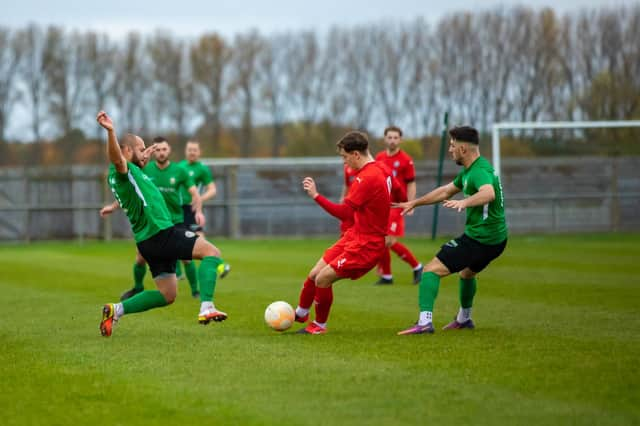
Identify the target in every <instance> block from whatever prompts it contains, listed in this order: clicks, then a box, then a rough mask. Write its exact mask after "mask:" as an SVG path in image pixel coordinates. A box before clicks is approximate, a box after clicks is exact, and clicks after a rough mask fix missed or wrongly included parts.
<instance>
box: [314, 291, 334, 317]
mask: <svg viewBox="0 0 640 426" xmlns="http://www.w3.org/2000/svg"><path fill="white" fill-rule="evenodd" d="M332 303H333V287H327V288H321V287H316V322H317V323H320V324H324V323H326V322H327V320H328V319H329V311H330V310H331V304H332Z"/></svg>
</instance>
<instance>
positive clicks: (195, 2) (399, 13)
mask: <svg viewBox="0 0 640 426" xmlns="http://www.w3.org/2000/svg"><path fill="white" fill-rule="evenodd" d="M639 1H640V0H635V1H632V0H526V1H515V0H502V1H496V0H482V1H480V0H477V1H476V0H446V1H437V2H436V1H427V0H322V1H304V0H272V1H264V0H232V1H217V0H170V1H169V0H126V1H123V0H111V1H109V0H107V1H104V0H102V1H95V0H93V1H92V0H0V10H1V11H2V12H1V13H0V25H3V26H9V27H13V28H16V27H23V26H24V25H25V24H27V23H29V22H36V23H39V24H43V25H47V24H58V25H62V26H65V27H66V28H68V29H93V30H101V31H105V32H107V33H109V34H110V35H112V36H114V37H120V36H122V35H123V34H125V33H127V32H128V31H130V30H138V31H140V32H143V33H146V32H150V31H153V30H154V29H157V28H163V29H169V30H170V31H172V32H173V33H174V34H176V35H181V36H186V37H191V36H196V35H199V34H202V33H204V32H207V31H217V32H219V33H222V34H224V35H226V36H233V35H234V34H236V33H239V32H244V31H247V30H249V29H251V28H256V29H258V30H259V31H260V32H261V33H263V34H270V33H274V32H281V31H287V30H299V29H310V30H320V31H324V30H326V29H328V28H329V27H331V26H332V25H334V24H339V25H348V26H350V25H357V24H363V23H371V22H379V23H383V22H384V21H385V20H410V19H414V18H416V17H418V16H423V17H425V18H426V19H428V20H430V21H437V20H438V19H439V18H440V17H441V16H443V15H445V14H448V13H452V12H456V11H462V10H470V11H477V10H485V9H491V8H495V7H499V6H500V5H504V6H511V5H516V4H526V5H528V6H531V7H535V8H540V7H544V6H553V8H555V9H556V10H557V11H558V12H559V13H564V12H568V11H574V10H579V9H581V8H585V7H586V8H599V7H602V6H607V5H610V6H614V5H620V4H637V3H638V2H639Z"/></svg>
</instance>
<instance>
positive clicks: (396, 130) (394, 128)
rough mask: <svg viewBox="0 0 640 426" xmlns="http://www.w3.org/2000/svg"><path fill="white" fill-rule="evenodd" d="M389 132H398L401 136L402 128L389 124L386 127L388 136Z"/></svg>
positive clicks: (385, 130) (385, 133) (385, 132)
mask: <svg viewBox="0 0 640 426" xmlns="http://www.w3.org/2000/svg"><path fill="white" fill-rule="evenodd" d="M389 132H397V133H398V134H399V135H400V137H402V129H401V128H400V127H398V126H389V127H387V128H386V129H384V135H385V136H387V133H389Z"/></svg>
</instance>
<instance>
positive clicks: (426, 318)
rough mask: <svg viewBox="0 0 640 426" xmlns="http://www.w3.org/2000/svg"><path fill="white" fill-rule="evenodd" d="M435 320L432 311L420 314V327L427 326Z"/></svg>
mask: <svg viewBox="0 0 640 426" xmlns="http://www.w3.org/2000/svg"><path fill="white" fill-rule="evenodd" d="M432 320H433V312H431V311H422V312H420V318H419V319H418V325H423V326H424V325H427V324H430V323H431V322H432Z"/></svg>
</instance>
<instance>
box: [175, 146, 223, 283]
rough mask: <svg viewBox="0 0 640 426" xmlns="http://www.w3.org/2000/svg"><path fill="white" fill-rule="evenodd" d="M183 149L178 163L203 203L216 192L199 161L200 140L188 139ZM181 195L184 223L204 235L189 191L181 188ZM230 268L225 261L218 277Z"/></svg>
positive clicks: (205, 167)
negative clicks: (182, 154)
mask: <svg viewBox="0 0 640 426" xmlns="http://www.w3.org/2000/svg"><path fill="white" fill-rule="evenodd" d="M184 151H185V152H184V153H185V159H184V160H182V161H181V162H180V164H179V165H180V166H181V167H183V168H184V169H185V170H186V171H187V173H188V175H189V177H190V178H191V179H192V180H193V183H194V184H195V185H196V187H197V189H198V193H200V200H202V204H203V205H204V202H205V201H207V200H211V199H213V198H214V197H215V196H216V194H217V188H216V183H215V180H214V179H213V176H211V171H210V170H209V167H207V166H205V165H204V164H202V162H201V161H200V142H198V141H196V140H190V141H188V142H187V145H186V146H185V150H184ZM181 195H182V212H183V214H184V225H185V226H186V227H187V229H189V230H191V231H193V232H197V233H198V235H201V236H202V237H204V231H203V229H202V226H200V225H198V223H197V222H196V220H195V215H194V211H193V209H192V206H191V193H190V192H188V191H185V190H184V189H183V190H182V191H181ZM179 267H180V265H178V271H177V272H178V275H180V272H181V271H180V269H179ZM230 270H231V266H230V265H229V264H228V263H225V264H224V265H223V266H222V267H221V270H220V271H219V272H220V278H224V277H225V276H226V275H227V274H228V273H229V271H230Z"/></svg>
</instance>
